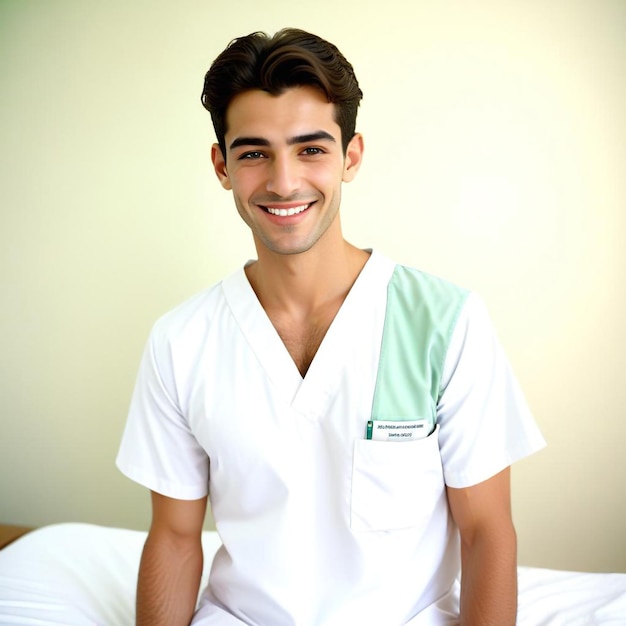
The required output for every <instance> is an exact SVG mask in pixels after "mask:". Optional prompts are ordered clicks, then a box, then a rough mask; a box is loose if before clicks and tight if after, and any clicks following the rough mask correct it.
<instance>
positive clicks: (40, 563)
mask: <svg viewBox="0 0 626 626" xmlns="http://www.w3.org/2000/svg"><path fill="white" fill-rule="evenodd" d="M145 537H146V533H144V532H140V531H133V530H125V529H120V528H106V527H103V526H94V525H90V524H58V525H54V526H46V527H44V528H41V529H39V530H36V531H33V532H32V533H29V534H28V535H26V536H24V537H22V538H21V539H19V540H18V541H16V542H15V543H13V544H11V545H9V546H7V547H6V548H5V549H4V550H0V624H11V625H13V626H21V625H25V624H28V625H31V626H34V625H44V624H45V625H50V624H59V625H63V626H94V625H97V626H131V625H132V624H133V623H134V610H135V609H134V602H135V599H134V598H135V585H136V580H137V570H138V567H139V557H140V554H141V549H142V547H143V542H144V540H145ZM203 545H204V553H205V572H204V574H203V580H202V587H204V585H205V584H206V581H207V575H208V571H209V568H210V564H211V560H212V558H213V555H214V554H215V551H216V550H217V549H218V547H219V545H220V541H219V538H218V536H217V534H216V533H214V532H205V533H204V534H203ZM518 624H519V626H587V625H595V624H610V625H612V626H617V625H618V624H620V625H626V574H586V573H578V572H563V571H556V570H547V569H537V568H528V567H520V568H519V616H518ZM347 626H348V625H347ZM376 626H378V625H376ZM380 626H388V625H380Z"/></svg>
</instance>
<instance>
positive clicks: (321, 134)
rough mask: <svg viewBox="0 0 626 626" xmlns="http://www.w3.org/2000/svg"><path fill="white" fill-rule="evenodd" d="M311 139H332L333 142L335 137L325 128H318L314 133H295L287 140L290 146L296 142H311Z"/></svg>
mask: <svg viewBox="0 0 626 626" xmlns="http://www.w3.org/2000/svg"><path fill="white" fill-rule="evenodd" d="M312 141H332V142H333V143H335V138H334V137H333V136H332V135H331V134H330V133H327V132H326V131H325V130H318V131H315V132H314V133H307V134H306V135H296V136H295V137H291V138H290V139H288V140H287V143H288V144H289V145H290V146H293V145H295V144H298V143H311V142H312Z"/></svg>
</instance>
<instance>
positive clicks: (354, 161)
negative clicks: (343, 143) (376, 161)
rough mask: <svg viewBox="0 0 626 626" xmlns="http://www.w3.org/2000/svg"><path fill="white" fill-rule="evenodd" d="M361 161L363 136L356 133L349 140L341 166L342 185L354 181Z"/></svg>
mask: <svg viewBox="0 0 626 626" xmlns="http://www.w3.org/2000/svg"><path fill="white" fill-rule="evenodd" d="M362 161H363V135H361V133H356V134H355V135H354V137H352V139H350V143H349V144H348V148H347V149H346V157H345V160H344V165H343V177H342V180H343V182H344V183H349V182H350V181H351V180H353V179H354V177H355V176H356V174H357V172H358V171H359V168H360V167H361V162H362Z"/></svg>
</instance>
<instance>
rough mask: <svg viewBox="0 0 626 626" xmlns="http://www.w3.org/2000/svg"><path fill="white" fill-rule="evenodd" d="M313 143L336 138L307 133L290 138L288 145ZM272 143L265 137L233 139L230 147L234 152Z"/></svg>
mask: <svg viewBox="0 0 626 626" xmlns="http://www.w3.org/2000/svg"><path fill="white" fill-rule="evenodd" d="M313 141H331V142H333V143H336V142H335V138H334V137H333V136H332V135H331V134H330V133H327V132H326V131H325V130H317V131H315V132H312V133H306V134H304V135H296V136H295V137H290V138H289V139H287V145H289V146H293V145H296V144H299V143H311V142H313ZM269 145H270V142H269V141H268V140H267V139H265V138H263V137H237V138H236V139H233V141H232V143H231V144H230V146H228V149H229V150H234V149H235V148H239V147H240V146H262V147H268V146H269Z"/></svg>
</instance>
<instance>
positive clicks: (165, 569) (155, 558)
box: [137, 492, 207, 626]
mask: <svg viewBox="0 0 626 626" xmlns="http://www.w3.org/2000/svg"><path fill="white" fill-rule="evenodd" d="M206 506H207V498H206V497H205V498H202V499H200V500H175V499H173V498H167V497H166V496H162V495H159V494H158V493H155V492H152V525H151V526H150V532H149V533H148V538H147V540H146V543H145V546H144V549H143V553H142V555H141V565H140V567H139V582H138V584H137V626H161V625H167V626H178V625H180V626H183V625H184V626H189V623H190V622H191V619H192V617H193V614H194V611H195V608H196V600H197V598H198V590H199V587H200V576H201V575H202V525H203V523H204V516H205V514H206Z"/></svg>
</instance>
